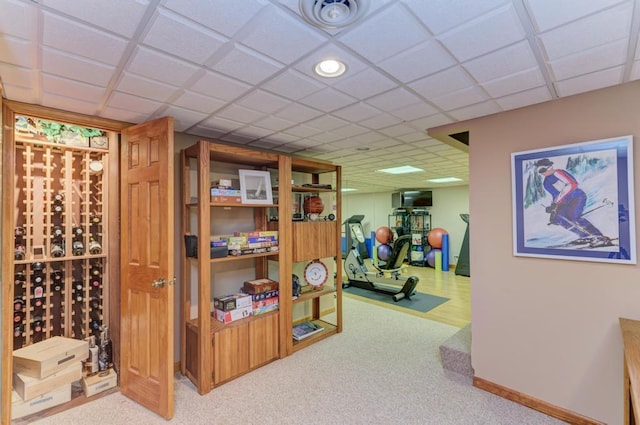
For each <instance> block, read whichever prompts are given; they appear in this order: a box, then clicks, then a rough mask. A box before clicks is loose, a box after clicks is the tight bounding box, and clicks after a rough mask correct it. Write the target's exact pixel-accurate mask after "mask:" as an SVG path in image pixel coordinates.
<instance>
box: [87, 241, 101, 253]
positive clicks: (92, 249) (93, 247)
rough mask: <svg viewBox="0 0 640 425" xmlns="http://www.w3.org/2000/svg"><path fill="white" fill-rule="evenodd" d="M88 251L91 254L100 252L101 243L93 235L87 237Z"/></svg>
mask: <svg viewBox="0 0 640 425" xmlns="http://www.w3.org/2000/svg"><path fill="white" fill-rule="evenodd" d="M89 253H90V254H93V255H98V254H101V253H102V245H100V242H98V241H96V240H95V239H94V238H93V236H90V237H89Z"/></svg>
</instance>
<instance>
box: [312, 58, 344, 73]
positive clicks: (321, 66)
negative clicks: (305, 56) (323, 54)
mask: <svg viewBox="0 0 640 425" xmlns="http://www.w3.org/2000/svg"><path fill="white" fill-rule="evenodd" d="M346 70H347V66H346V65H345V64H344V63H342V62H340V61H339V60H336V59H326V60H323V61H321V62H318V63H317V64H316V66H315V67H314V68H313V71H314V72H315V73H316V74H318V75H319V76H321V77H326V78H335V77H339V76H341V75H342V74H344V72H345V71H346Z"/></svg>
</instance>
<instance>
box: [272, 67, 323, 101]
mask: <svg viewBox="0 0 640 425" xmlns="http://www.w3.org/2000/svg"><path fill="white" fill-rule="evenodd" d="M323 87H325V85H324V84H321V83H319V82H317V81H315V80H314V79H312V78H309V77H307V76H306V75H304V74H302V73H300V72H298V71H296V70H293V69H288V70H286V71H285V72H283V73H282V74H280V75H277V76H275V77H274V78H272V79H270V80H269V81H267V82H265V83H264V84H263V85H262V88H264V89H265V90H269V91H271V92H272V93H278V94H279V95H280V96H284V97H287V98H289V99H293V100H298V99H300V98H303V97H305V96H308V95H310V94H311V93H314V92H317V91H318V90H321V89H322V88H323Z"/></svg>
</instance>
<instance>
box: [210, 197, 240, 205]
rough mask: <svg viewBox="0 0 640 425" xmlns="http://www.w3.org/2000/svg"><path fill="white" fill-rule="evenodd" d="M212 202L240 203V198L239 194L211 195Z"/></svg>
mask: <svg viewBox="0 0 640 425" xmlns="http://www.w3.org/2000/svg"><path fill="white" fill-rule="evenodd" d="M211 203H212V204H242V198H241V197H240V196H218V195H212V196H211Z"/></svg>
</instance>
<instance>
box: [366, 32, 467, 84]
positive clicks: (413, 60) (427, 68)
mask: <svg viewBox="0 0 640 425" xmlns="http://www.w3.org/2000/svg"><path fill="white" fill-rule="evenodd" d="M455 63H456V61H455V59H454V58H453V57H452V56H451V54H449V52H447V51H446V50H445V49H444V48H443V47H442V45H441V44H440V43H439V42H438V41H436V40H429V41H427V42H425V43H422V44H419V45H418V46H415V47H412V48H411V49H409V50H406V51H404V52H402V53H399V54H397V55H395V56H392V57H390V58H389V59H386V60H384V61H382V62H380V63H379V64H378V66H379V67H380V68H382V69H384V70H385V71H386V72H388V73H389V74H391V75H392V76H393V77H394V78H397V79H398V80H400V81H402V82H404V83H408V82H410V81H413V80H415V79H417V78H421V77H424V76H426V75H431V74H433V73H436V72H438V71H442V70H443V69H445V68H449V67H450V66H452V65H454V64H455Z"/></svg>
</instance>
